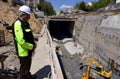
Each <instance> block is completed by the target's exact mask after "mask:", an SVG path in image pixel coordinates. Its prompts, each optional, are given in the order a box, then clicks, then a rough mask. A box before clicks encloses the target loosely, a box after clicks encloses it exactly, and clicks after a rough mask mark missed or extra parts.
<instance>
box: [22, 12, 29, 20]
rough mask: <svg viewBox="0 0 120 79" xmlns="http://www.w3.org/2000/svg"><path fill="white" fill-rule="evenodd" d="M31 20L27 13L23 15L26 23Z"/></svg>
mask: <svg viewBox="0 0 120 79" xmlns="http://www.w3.org/2000/svg"><path fill="white" fill-rule="evenodd" d="M29 19H30V15H29V14H26V13H25V14H24V15H23V20H24V21H28V20H29Z"/></svg>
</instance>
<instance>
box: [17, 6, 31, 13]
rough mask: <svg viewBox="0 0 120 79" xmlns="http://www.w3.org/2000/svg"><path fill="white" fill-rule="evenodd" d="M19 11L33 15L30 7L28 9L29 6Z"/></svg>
mask: <svg viewBox="0 0 120 79" xmlns="http://www.w3.org/2000/svg"><path fill="white" fill-rule="evenodd" d="M19 11H22V12H25V13H27V14H31V13H32V11H31V9H30V7H28V6H27V5H23V6H21V7H20V8H19Z"/></svg>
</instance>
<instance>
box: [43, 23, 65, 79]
mask: <svg viewBox="0 0 120 79" xmlns="http://www.w3.org/2000/svg"><path fill="white" fill-rule="evenodd" d="M44 27H46V32H47V35H48V44H49V46H50V60H51V78H49V79H64V77H63V73H62V69H61V67H60V63H59V60H58V58H57V55H56V52H55V48H56V46H55V44H54V43H53V41H52V38H51V36H50V33H49V31H48V29H47V25H45V26H44Z"/></svg>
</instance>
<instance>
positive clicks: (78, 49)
mask: <svg viewBox="0 0 120 79" xmlns="http://www.w3.org/2000/svg"><path fill="white" fill-rule="evenodd" d="M64 46H65V48H66V49H67V51H68V52H69V53H70V55H74V54H82V53H83V52H84V47H83V46H82V45H80V44H78V43H74V42H67V43H65V44H64Z"/></svg>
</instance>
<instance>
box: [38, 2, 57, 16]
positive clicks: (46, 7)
mask: <svg viewBox="0 0 120 79" xmlns="http://www.w3.org/2000/svg"><path fill="white" fill-rule="evenodd" d="M37 7H38V9H39V10H40V11H43V12H44V13H45V14H46V15H54V14H55V10H54V8H53V6H52V4H51V3H50V2H48V1H42V2H41V3H39V4H38V5H37Z"/></svg>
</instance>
